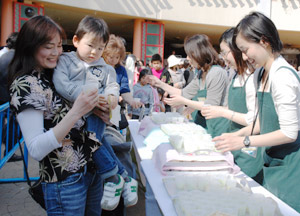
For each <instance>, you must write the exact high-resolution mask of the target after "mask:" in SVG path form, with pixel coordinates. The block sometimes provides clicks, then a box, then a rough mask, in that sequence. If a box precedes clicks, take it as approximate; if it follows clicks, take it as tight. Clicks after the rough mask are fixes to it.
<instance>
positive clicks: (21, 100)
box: [10, 71, 101, 182]
mask: <svg viewBox="0 0 300 216" xmlns="http://www.w3.org/2000/svg"><path fill="white" fill-rule="evenodd" d="M10 95H11V108H12V110H13V111H14V112H15V113H16V114H18V113H20V112H22V111H23V110H25V109H28V108H33V109H36V110H43V111H44V128H45V130H46V131H47V130H49V129H50V128H53V127H54V126H55V125H57V123H58V122H60V121H61V120H62V118H63V117H64V116H65V115H66V114H67V112H68V111H69V109H70V107H69V106H68V105H67V103H66V102H65V101H64V100H63V99H62V98H61V97H60V96H59V95H58V94H57V93H56V91H55V88H54V86H53V84H52V82H49V79H48V77H47V76H46V74H45V73H43V72H42V73H41V72H37V71H33V72H32V74H30V75H24V76H21V77H18V78H17V79H15V80H14V82H13V83H12V85H11V86H10ZM84 124H85V122H84V119H80V120H79V121H78V122H77V123H76V124H75V125H74V126H73V128H72V129H71V131H70V132H69V133H68V135H67V136H66V138H65V139H67V140H68V141H69V142H70V145H67V146H63V147H60V148H57V149H55V150H53V151H52V152H50V153H49V154H48V155H47V156H46V157H44V158H43V159H42V160H41V161H40V176H41V179H42V181H44V182H56V181H62V180H64V179H65V178H67V177H68V176H69V175H71V174H73V173H76V172H81V171H83V169H84V166H85V164H86V163H87V161H88V160H90V158H91V154H92V153H93V152H94V151H96V150H97V149H98V148H99V146H100V145H101V144H100V143H99V142H97V141H93V140H92V139H90V138H89V137H91V136H93V134H88V132H86V131H84Z"/></svg>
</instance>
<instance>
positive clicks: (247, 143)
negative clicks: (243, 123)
mask: <svg viewBox="0 0 300 216" xmlns="http://www.w3.org/2000/svg"><path fill="white" fill-rule="evenodd" d="M243 143H244V145H245V147H246V148H248V147H249V146H250V139H249V136H245V139H244V141H243Z"/></svg>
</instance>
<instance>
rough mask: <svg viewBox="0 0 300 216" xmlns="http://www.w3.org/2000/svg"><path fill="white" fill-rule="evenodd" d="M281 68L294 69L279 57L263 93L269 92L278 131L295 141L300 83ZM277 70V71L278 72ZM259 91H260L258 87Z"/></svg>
mask: <svg viewBox="0 0 300 216" xmlns="http://www.w3.org/2000/svg"><path fill="white" fill-rule="evenodd" d="M281 66H287V67H289V68H291V69H293V70H294V68H293V67H292V66H291V65H290V64H289V63H288V62H287V61H286V60H285V59H284V58H283V57H282V56H279V57H278V58H277V59H275V61H274V62H273V64H272V66H271V69H270V72H269V83H270V85H269V86H268V88H267V89H266V91H265V92H270V88H272V91H271V94H272V98H273V101H274V105H275V110H276V113H277V115H278V120H279V125H280V130H281V131H282V133H283V134H284V135H286V136H287V137H289V138H291V139H296V138H297V136H298V131H299V128H300V121H299V117H300V83H299V81H298V79H297V77H296V76H295V75H294V73H293V72H292V71H290V70H289V69H286V68H281V69H279V68H280V67H281ZM278 69H279V70H278ZM259 91H262V85H260V89H259Z"/></svg>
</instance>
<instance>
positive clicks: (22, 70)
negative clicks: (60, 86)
mask: <svg viewBox="0 0 300 216" xmlns="http://www.w3.org/2000/svg"><path fill="white" fill-rule="evenodd" d="M56 34H59V35H60V36H61V37H62V38H64V36H65V34H64V31H63V30H62V28H61V27H60V26H59V25H58V24H57V23H55V22H54V21H53V20H52V19H51V18H50V17H47V16H41V15H38V16H34V17H32V18H31V19H29V20H28V21H27V22H25V23H24V25H23V26H22V28H21V30H20V32H19V35H18V38H17V41H16V49H15V54H14V57H13V59H12V61H11V63H10V65H9V67H8V84H9V85H8V86H10V85H11V83H12V82H13V81H14V80H15V79H16V77H18V76H22V75H25V74H30V73H31V72H32V71H33V70H34V69H35V67H36V66H37V62H36V59H35V54H36V52H37V51H38V49H39V48H40V47H41V46H42V45H43V44H46V43H47V42H49V41H51V40H52V39H53V37H54V36H55V35H56ZM49 75H50V76H51V75H52V74H49Z"/></svg>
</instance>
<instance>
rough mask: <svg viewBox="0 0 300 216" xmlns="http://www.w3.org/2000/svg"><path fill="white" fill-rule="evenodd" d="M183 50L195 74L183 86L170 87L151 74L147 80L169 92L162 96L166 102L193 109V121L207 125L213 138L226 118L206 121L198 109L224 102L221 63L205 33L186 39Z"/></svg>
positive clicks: (224, 80)
mask: <svg viewBox="0 0 300 216" xmlns="http://www.w3.org/2000/svg"><path fill="white" fill-rule="evenodd" d="M184 49H185V52H186V54H187V56H188V59H189V60H190V62H191V65H192V66H193V67H194V68H195V69H196V74H197V75H196V77H195V78H194V79H193V80H192V81H191V82H190V83H189V84H188V85H187V86H186V87H184V88H183V89H178V88H174V87H172V86H170V85H167V84H165V83H163V82H161V81H160V80H158V79H156V78H155V77H154V76H149V79H150V81H151V82H152V83H153V85H155V86H157V87H159V88H162V89H163V90H165V91H166V92H168V93H169V95H170V98H166V99H164V101H165V102H166V103H168V104H169V105H171V106H179V105H186V106H188V107H190V108H192V109H193V110H196V111H194V113H193V119H194V121H195V123H197V124H199V125H201V126H203V127H207V129H208V132H209V133H210V134H211V135H212V136H213V137H214V136H217V135H220V134H221V133H223V132H225V131H226V128H227V127H228V126H227V124H228V121H227V120H226V119H224V118H215V119H209V120H207V121H206V120H205V118H204V117H203V116H202V115H201V113H200V112H199V111H200V110H201V109H202V108H203V107H204V106H207V105H215V106H223V105H226V100H225V98H226V89H227V84H228V76H227V72H226V71H225V70H224V69H223V68H222V67H221V66H220V64H222V62H221V60H220V58H219V56H218V53H217V52H216V51H215V49H214V48H213V46H212V44H211V43H210V41H209V38H208V37H207V36H206V35H203V34H202V35H200V34H199V35H194V36H192V37H188V38H186V39H185V42H184Z"/></svg>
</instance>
